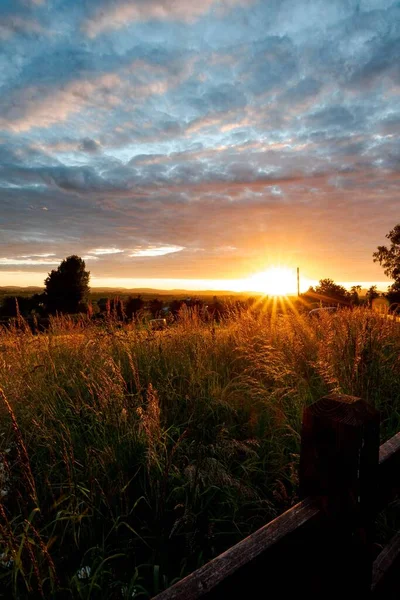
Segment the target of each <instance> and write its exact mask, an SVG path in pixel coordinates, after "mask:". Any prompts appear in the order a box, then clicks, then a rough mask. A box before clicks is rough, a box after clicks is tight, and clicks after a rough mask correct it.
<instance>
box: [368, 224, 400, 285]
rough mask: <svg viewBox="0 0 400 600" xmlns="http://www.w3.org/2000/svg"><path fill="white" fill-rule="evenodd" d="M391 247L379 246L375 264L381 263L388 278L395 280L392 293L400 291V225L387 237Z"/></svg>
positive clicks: (374, 256)
mask: <svg viewBox="0 0 400 600" xmlns="http://www.w3.org/2000/svg"><path fill="white" fill-rule="evenodd" d="M386 237H387V239H388V240H390V246H389V247H387V246H378V249H377V250H376V252H374V253H373V255H372V256H373V259H374V262H379V264H380V265H381V267H383V272H384V273H385V275H386V276H387V277H389V278H390V279H393V280H394V283H393V284H392V285H391V286H390V287H389V290H390V291H394V292H395V291H400V224H399V225H396V227H395V228H394V229H392V230H391V231H389V233H388V234H387V235H386Z"/></svg>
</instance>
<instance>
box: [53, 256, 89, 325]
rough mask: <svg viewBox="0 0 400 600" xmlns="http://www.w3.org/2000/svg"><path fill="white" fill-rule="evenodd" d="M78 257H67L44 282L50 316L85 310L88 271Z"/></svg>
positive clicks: (87, 293) (87, 292) (87, 291)
mask: <svg viewBox="0 0 400 600" xmlns="http://www.w3.org/2000/svg"><path fill="white" fill-rule="evenodd" d="M85 267H86V265H85V261H84V260H82V258H80V257H79V256H76V255H73V256H68V257H67V258H66V259H65V260H63V261H62V263H61V264H60V266H59V267H58V268H57V270H53V271H51V273H49V276H48V277H47V279H46V280H45V282H44V283H45V298H46V307H47V310H48V312H49V313H50V314H54V313H56V312H60V313H77V312H83V311H85V310H86V306H85V301H87V298H88V295H89V278H90V273H89V271H86V270H85Z"/></svg>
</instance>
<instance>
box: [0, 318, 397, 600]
mask: <svg viewBox="0 0 400 600" xmlns="http://www.w3.org/2000/svg"><path fill="white" fill-rule="evenodd" d="M333 390H336V391H340V392H344V393H348V394H352V395H357V396H361V397H362V398H364V399H365V400H367V401H368V402H371V403H372V404H374V405H375V406H376V407H377V408H378V409H379V410H380V411H381V416H382V431H381V437H382V440H384V439H387V438H388V437H389V436H391V435H393V434H394V433H395V432H397V431H398V430H399V429H400V324H399V323H398V322H396V321H394V320H389V319H384V318H382V317H381V316H380V315H378V314H376V313H374V312H372V311H369V310H368V309H364V308H362V309H361V308H360V309H354V310H346V309H344V310H342V311H339V312H338V313H336V314H324V315H322V316H321V317H320V318H310V317H308V316H307V315H299V314H296V312H294V311H291V312H288V313H287V314H281V315H276V314H275V315H274V313H273V312H271V311H257V310H249V311H247V312H241V313H238V312H235V311H233V310H232V312H231V314H230V315H229V316H228V317H226V318H225V319H224V320H223V321H221V322H220V323H203V322H202V321H201V320H200V319H199V317H198V315H197V313H196V312H190V311H187V310H186V311H181V313H180V317H179V319H178V320H177V322H175V323H174V324H173V325H172V326H171V327H170V328H168V329H167V330H166V331H163V332H150V331H148V330H146V329H145V328H143V327H135V326H134V325H130V326H125V327H124V328H120V327H119V326H118V324H117V323H113V322H112V321H110V322H108V323H106V324H105V325H103V326H98V325H97V326H94V325H91V324H90V322H87V321H85V320H84V319H82V320H81V321H79V322H76V321H73V320H70V319H68V318H61V319H54V320H53V323H52V329H51V331H50V332H48V333H47V334H40V335H36V336H34V335H32V334H31V333H30V331H29V330H28V329H27V330H26V331H23V330H22V331H21V330H17V329H14V330H5V329H4V330H2V332H1V333H0V396H1V398H0V419H1V427H0V431H1V433H0V578H1V580H0V589H1V591H0V597H3V598H10V597H15V598H26V597H28V596H29V597H30V598H35V597H38V598H40V597H41V596H43V597H46V598H48V597H51V598H82V599H89V598H96V599H106V598H107V599H108V598H116V599H117V598H118V599H123V598H126V599H127V598H133V597H134V598H139V597H140V598H150V597H151V596H152V595H154V594H155V593H157V592H158V591H160V590H162V589H164V588H165V587H167V586H169V585H171V583H173V582H174V581H175V580H176V579H177V578H179V577H182V576H184V575H185V574H187V573H189V572H190V571H192V570H193V569H195V568H197V567H198V566H200V565H201V564H203V563H204V562H205V561H207V560H209V559H210V558H212V557H213V556H215V555H216V554H218V553H220V552H221V551H222V550H224V549H225V548H227V547H229V546H231V545H232V544H233V543H235V542H237V541H238V540H239V539H241V538H243V537H244V536H246V535H247V534H248V533H250V532H252V531H254V530H255V529H257V528H258V527H260V526H261V525H262V524H264V523H265V522H267V521H269V520H270V519H271V518H273V517H274V516H275V515H276V514H278V513H280V512H282V511H283V510H285V509H286V508H288V507H289V506H290V505H292V504H293V503H294V502H296V499H297V496H296V494H297V467H298V458H299V456H298V453H299V440H300V426H301V413H302V408H303V407H304V406H305V405H307V404H309V403H311V402H313V401H315V400H317V399H318V398H319V397H321V396H323V395H324V394H326V393H328V392H330V391H333Z"/></svg>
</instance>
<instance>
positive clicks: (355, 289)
mask: <svg viewBox="0 0 400 600" xmlns="http://www.w3.org/2000/svg"><path fill="white" fill-rule="evenodd" d="M361 290H362V287H361V285H352V286H351V288H350V299H351V302H352V304H356V305H357V304H360V296H359V293H360V292H361Z"/></svg>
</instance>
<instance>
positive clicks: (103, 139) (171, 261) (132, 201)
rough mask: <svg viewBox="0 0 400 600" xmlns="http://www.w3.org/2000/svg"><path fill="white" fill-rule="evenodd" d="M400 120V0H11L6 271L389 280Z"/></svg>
mask: <svg viewBox="0 0 400 600" xmlns="http://www.w3.org/2000/svg"><path fill="white" fill-rule="evenodd" d="M399 134H400V4H399V3H398V2H392V1H391V0H335V1H334V2H332V0H201V1H197V0H196V1H194V0H168V1H167V0H131V1H127V0H0V285H38V284H39V285H40V284H41V283H42V282H43V279H44V277H45V276H46V274H47V273H48V272H49V271H50V270H51V269H54V268H56V267H57V265H58V264H59V263H60V261H61V260H62V259H63V258H65V257H66V256H69V255H71V254H78V255H79V256H82V257H84V259H85V261H86V265H87V268H88V269H89V270H90V272H91V275H92V285H120V286H121V285H125V287H136V286H139V287H142V286H144V285H146V284H147V286H148V287H160V288H163V287H164V288H165V289H167V288H171V287H181V288H187V289H190V288H191V289H193V288H194V287H195V288H197V289H201V288H202V287H204V288H207V289H212V288H213V287H214V288H217V289H223V288H224V287H225V286H226V287H227V289H232V287H233V284H232V281H235V280H238V279H239V280H243V279H246V278H248V277H250V276H253V275H254V274H256V273H258V272H260V271H264V270H266V269H268V268H269V267H271V266H276V265H280V266H285V267H289V268H290V269H294V268H295V267H297V266H299V267H300V270H301V274H302V276H303V277H304V280H305V279H306V278H307V280H310V281H311V280H318V279H320V278H323V277H330V278H332V279H334V280H335V281H338V282H352V283H353V282H357V283H358V282H364V283H365V282H368V283H373V282H385V277H384V275H383V271H382V269H381V267H380V266H379V265H377V264H374V263H373V261H372V253H373V252H374V250H375V249H376V247H377V246H378V245H380V244H383V243H384V242H385V235H386V234H387V233H388V232H389V230H390V229H392V228H393V227H394V226H395V225H396V223H398V222H399V221H400V218H399V217H400V137H399ZM382 285H387V283H382Z"/></svg>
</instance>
